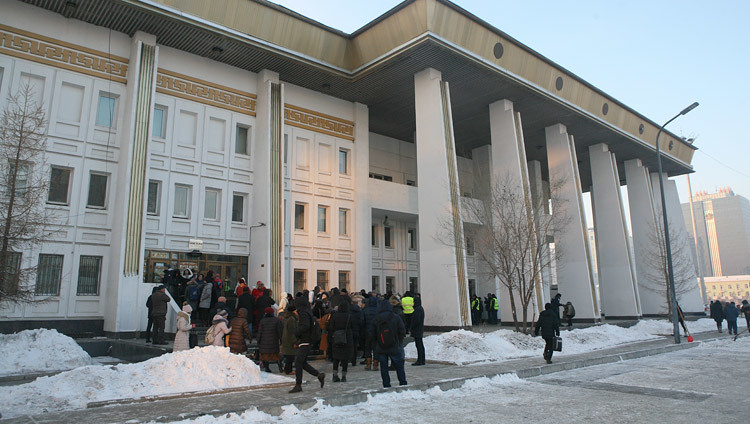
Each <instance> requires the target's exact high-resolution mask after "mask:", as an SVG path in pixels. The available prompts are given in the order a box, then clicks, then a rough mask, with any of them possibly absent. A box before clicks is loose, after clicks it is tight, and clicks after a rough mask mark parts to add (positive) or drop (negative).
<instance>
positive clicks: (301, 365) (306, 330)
mask: <svg viewBox="0 0 750 424" xmlns="http://www.w3.org/2000/svg"><path fill="white" fill-rule="evenodd" d="M294 307H295V308H297V318H298V319H299V321H298V324H297V333H296V334H295V336H297V354H296V355H295V357H294V365H295V369H296V375H295V378H296V384H295V385H294V387H293V388H292V390H290V391H289V393H297V392H301V391H302V372H303V371H307V372H308V373H310V374H312V375H313V376H315V377H318V381H320V387H321V388H323V385H324V384H325V381H326V374H325V373H324V372H319V371H318V370H316V369H315V368H313V366H312V365H310V364H308V363H307V355H308V354H309V353H310V349H311V348H312V341H313V340H312V330H313V320H314V319H315V318H314V317H313V315H312V311H311V310H310V303H309V302H308V301H307V299H306V298H304V297H298V298H296V299H294Z"/></svg>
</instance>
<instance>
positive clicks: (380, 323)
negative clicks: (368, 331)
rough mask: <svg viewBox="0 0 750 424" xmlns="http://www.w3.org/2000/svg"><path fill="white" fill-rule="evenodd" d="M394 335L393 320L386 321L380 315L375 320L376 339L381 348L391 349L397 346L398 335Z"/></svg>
mask: <svg viewBox="0 0 750 424" xmlns="http://www.w3.org/2000/svg"><path fill="white" fill-rule="evenodd" d="M394 333H395V332H394V331H393V326H392V325H391V320H385V319H383V318H381V317H380V315H378V316H377V317H376V318H375V337H376V338H377V340H378V345H379V346H380V347H382V348H391V347H393V346H395V345H396V334H394Z"/></svg>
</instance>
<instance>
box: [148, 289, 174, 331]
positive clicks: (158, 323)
mask: <svg viewBox="0 0 750 424" xmlns="http://www.w3.org/2000/svg"><path fill="white" fill-rule="evenodd" d="M165 291H166V287H165V286H164V285H161V286H159V287H158V290H157V291H155V292H154V293H153V294H152V295H151V320H153V322H154V337H153V344H155V345H165V344H167V342H166V341H164V325H165V324H166V322H167V304H168V303H169V300H170V299H169V296H167V294H166V293H165Z"/></svg>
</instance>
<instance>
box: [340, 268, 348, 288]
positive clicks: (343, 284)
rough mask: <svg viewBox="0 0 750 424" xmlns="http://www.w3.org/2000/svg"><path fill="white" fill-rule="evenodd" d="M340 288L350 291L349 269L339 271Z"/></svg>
mask: <svg viewBox="0 0 750 424" xmlns="http://www.w3.org/2000/svg"><path fill="white" fill-rule="evenodd" d="M339 289H346V291H349V271H339Z"/></svg>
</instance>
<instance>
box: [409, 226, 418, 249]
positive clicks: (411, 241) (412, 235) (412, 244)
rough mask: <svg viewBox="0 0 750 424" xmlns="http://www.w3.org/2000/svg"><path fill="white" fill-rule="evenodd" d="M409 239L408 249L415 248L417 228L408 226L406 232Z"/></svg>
mask: <svg viewBox="0 0 750 424" xmlns="http://www.w3.org/2000/svg"><path fill="white" fill-rule="evenodd" d="M407 234H408V237H409V240H408V243H409V249H410V250H417V229H416V228H409V232H408V233H407Z"/></svg>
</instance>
